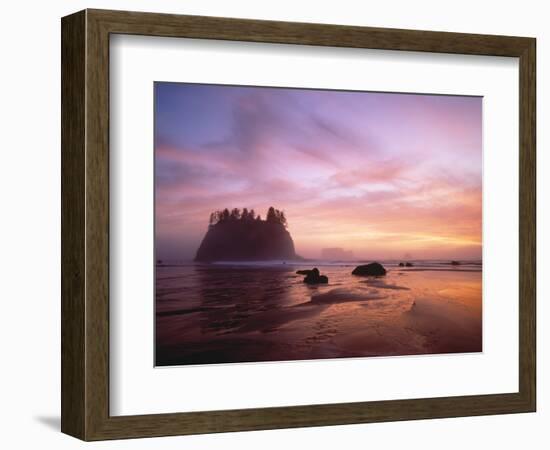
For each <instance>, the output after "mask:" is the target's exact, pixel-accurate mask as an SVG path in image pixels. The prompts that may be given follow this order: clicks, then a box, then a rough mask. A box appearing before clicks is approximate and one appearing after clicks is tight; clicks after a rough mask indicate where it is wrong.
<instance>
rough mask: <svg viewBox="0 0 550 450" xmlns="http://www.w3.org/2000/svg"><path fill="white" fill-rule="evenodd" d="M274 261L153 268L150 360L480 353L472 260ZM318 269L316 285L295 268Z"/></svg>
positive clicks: (476, 266) (476, 269)
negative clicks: (369, 266)
mask: <svg viewBox="0 0 550 450" xmlns="http://www.w3.org/2000/svg"><path fill="white" fill-rule="evenodd" d="M361 263H366V262H353V263H351V262H323V261H307V262H301V263H299V264H291V263H288V262H282V261H271V262H257V263H237V262H226V263H216V264H193V263H178V262H173V263H170V262H165V263H164V264H163V265H159V266H157V267H156V289H155V290H156V294H155V295H156V299H155V306H156V308H155V309H156V311H155V315H156V317H155V335H156V336H155V339H156V342H155V344H156V345H155V359H156V365H158V366H167V365H188V364H215V363H236V362H260V361H289V360H308V359H325V358H345V357H374V356H398V355H417V354H439V353H466V352H480V351H482V265H481V262H480V261H474V262H471V261H462V262H461V264H460V265H451V264H450V263H449V261H413V264H414V266H413V267H406V268H401V267H398V264H397V262H396V261H385V262H382V264H383V265H384V267H386V269H387V270H388V273H387V275H386V276H384V277H361V276H354V275H352V274H351V272H352V270H353V268H354V267H355V266H356V265H358V264H361ZM313 267H318V268H319V270H320V271H321V273H322V274H324V275H327V276H328V277H329V283H328V284H325V285H307V284H305V283H304V282H303V278H304V277H303V275H297V274H296V273H295V272H296V270H300V269H311V268H313Z"/></svg>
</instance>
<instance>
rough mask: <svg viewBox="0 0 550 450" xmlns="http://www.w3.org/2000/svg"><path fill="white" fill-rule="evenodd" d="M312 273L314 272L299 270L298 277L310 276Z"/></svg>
mask: <svg viewBox="0 0 550 450" xmlns="http://www.w3.org/2000/svg"><path fill="white" fill-rule="evenodd" d="M311 272H313V271H312V270H297V271H296V273H297V274H298V275H309V274H310V273H311Z"/></svg>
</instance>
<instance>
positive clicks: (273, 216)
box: [265, 206, 278, 223]
mask: <svg viewBox="0 0 550 450" xmlns="http://www.w3.org/2000/svg"><path fill="white" fill-rule="evenodd" d="M265 220H266V221H267V222H271V223H276V222H277V221H278V220H277V213H276V212H275V208H273V206H270V207H269V209H268V210H267V217H266V219H265Z"/></svg>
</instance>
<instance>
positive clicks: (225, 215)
mask: <svg viewBox="0 0 550 450" xmlns="http://www.w3.org/2000/svg"><path fill="white" fill-rule="evenodd" d="M230 215H231V214H230V213H229V210H228V209H227V208H225V209H224V210H223V211H222V214H221V221H224V220H229V216H230Z"/></svg>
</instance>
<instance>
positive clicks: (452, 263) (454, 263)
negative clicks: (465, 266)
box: [451, 261, 460, 266]
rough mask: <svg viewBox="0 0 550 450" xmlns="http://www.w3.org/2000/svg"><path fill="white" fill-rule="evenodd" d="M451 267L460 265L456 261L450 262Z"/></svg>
mask: <svg viewBox="0 0 550 450" xmlns="http://www.w3.org/2000/svg"><path fill="white" fill-rule="evenodd" d="M451 265H453V266H460V263H459V262H458V261H451Z"/></svg>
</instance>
